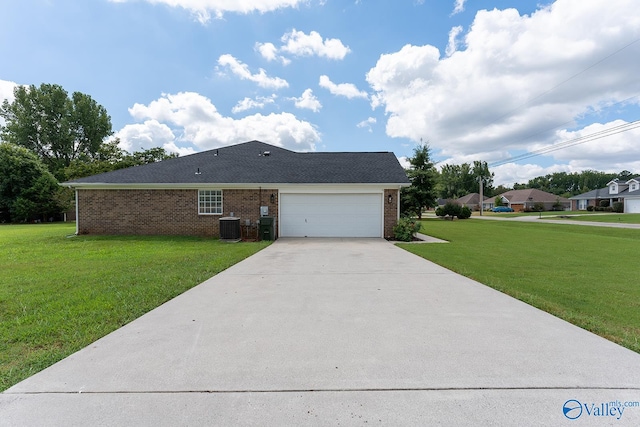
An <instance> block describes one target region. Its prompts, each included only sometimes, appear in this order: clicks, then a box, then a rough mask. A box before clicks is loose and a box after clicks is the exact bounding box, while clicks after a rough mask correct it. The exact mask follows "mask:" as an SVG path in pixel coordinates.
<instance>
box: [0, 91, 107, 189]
mask: <svg viewBox="0 0 640 427" xmlns="http://www.w3.org/2000/svg"><path fill="white" fill-rule="evenodd" d="M14 96H15V100H14V101H13V102H11V103H9V102H8V101H7V100H5V101H4V103H3V104H2V107H0V117H2V118H4V120H5V123H6V124H5V126H3V127H1V128H0V137H1V138H2V139H3V140H4V141H6V142H10V143H13V144H16V145H20V146H23V147H25V148H28V149H29V150H31V151H33V152H34V153H35V154H36V155H37V156H38V157H39V158H40V159H41V160H42V161H43V162H44V164H45V165H46V166H47V167H48V168H49V171H51V172H52V173H53V174H54V176H56V177H57V178H58V179H62V178H64V174H63V170H64V168H65V167H67V166H69V165H70V164H71V162H73V161H74V160H76V159H80V158H83V157H84V158H85V159H90V160H93V159H94V158H95V157H96V155H97V153H98V151H99V149H100V147H101V145H102V143H103V141H104V140H105V138H106V137H107V136H109V135H111V133H112V131H111V118H110V117H109V115H108V114H107V111H106V110H105V108H104V107H102V106H101V105H98V104H97V103H96V101H94V100H93V99H92V98H91V97H90V96H89V95H85V94H83V93H80V92H74V93H73V94H72V95H71V97H69V96H68V94H67V92H66V91H65V90H64V89H63V88H62V87H61V86H59V85H53V84H44V83H43V84H42V85H40V87H36V86H35V85H31V86H16V88H15V90H14Z"/></svg>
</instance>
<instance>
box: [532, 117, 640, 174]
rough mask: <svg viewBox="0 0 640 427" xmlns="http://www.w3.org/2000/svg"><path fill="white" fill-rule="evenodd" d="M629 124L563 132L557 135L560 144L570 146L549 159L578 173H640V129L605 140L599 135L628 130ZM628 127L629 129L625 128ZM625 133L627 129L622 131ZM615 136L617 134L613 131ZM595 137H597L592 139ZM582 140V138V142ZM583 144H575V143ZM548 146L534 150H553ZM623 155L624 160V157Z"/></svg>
mask: <svg viewBox="0 0 640 427" xmlns="http://www.w3.org/2000/svg"><path fill="white" fill-rule="evenodd" d="M627 124H628V122H626V121H624V120H614V121H612V122H609V123H593V124H591V125H589V126H586V127H584V128H582V129H580V130H577V131H572V132H570V131H566V130H561V131H558V132H556V135H557V141H556V143H565V142H566V143H567V144H569V145H570V146H569V147H567V148H564V149H562V150H557V151H553V152H552V153H550V154H549V155H550V156H552V157H553V158H554V159H555V160H556V161H569V164H570V165H571V167H572V168H574V169H578V170H584V169H595V170H601V171H605V170H606V171H610V172H620V171H621V170H624V169H627V170H631V171H638V170H640V167H638V166H640V143H638V141H640V128H638V127H636V128H633V129H631V130H629V131H626V132H621V133H617V134H614V135H611V136H607V137H604V138H601V139H596V136H597V134H599V133H604V134H606V133H607V132H606V131H607V130H610V129H612V128H615V127H619V126H625V125H627ZM625 127H626V126H625ZM620 129H624V128H620ZM613 132H615V130H614V131H613ZM591 135H593V136H591ZM578 138H581V139H580V140H578ZM572 141H573V142H580V141H585V142H581V143H580V144H575V145H571V144H573V142H572ZM549 147H550V145H548V144H540V145H534V146H532V147H531V149H532V150H537V149H544V148H549ZM621 154H622V156H621Z"/></svg>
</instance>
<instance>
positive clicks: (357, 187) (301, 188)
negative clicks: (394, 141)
mask: <svg viewBox="0 0 640 427" xmlns="http://www.w3.org/2000/svg"><path fill="white" fill-rule="evenodd" d="M60 185H62V186H64V187H69V188H74V189H78V190H197V189H203V188H222V189H233V190H235V189H255V188H275V189H279V190H281V191H282V192H288V193H296V192H344V193H351V192H354V191H356V192H367V191H370V192H376V191H379V190H384V189H392V188H393V189H396V188H397V189H400V188H402V187H406V186H408V185H409V184H404V183H388V184H378V183H376V184H287V183H269V182H261V183H248V184H245V183H242V184H237V183H212V182H203V183H185V184H157V183H153V184H140V183H138V184H112V183H101V182H92V183H73V182H68V183H61V184H60Z"/></svg>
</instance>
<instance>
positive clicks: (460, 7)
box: [451, 0, 467, 15]
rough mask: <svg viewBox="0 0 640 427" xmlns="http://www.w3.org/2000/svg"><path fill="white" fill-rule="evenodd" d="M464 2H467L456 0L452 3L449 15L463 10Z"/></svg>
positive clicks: (465, 0)
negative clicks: (451, 10)
mask: <svg viewBox="0 0 640 427" xmlns="http://www.w3.org/2000/svg"><path fill="white" fill-rule="evenodd" d="M466 2H467V0H456V1H455V3H454V5H453V12H451V15H455V14H457V13H460V12H464V4H465V3H466Z"/></svg>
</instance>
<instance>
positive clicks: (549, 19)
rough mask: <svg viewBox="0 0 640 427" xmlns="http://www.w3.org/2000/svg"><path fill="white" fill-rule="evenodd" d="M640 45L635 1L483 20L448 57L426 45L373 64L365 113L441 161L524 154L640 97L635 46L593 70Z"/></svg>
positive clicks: (559, 6)
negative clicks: (372, 111) (377, 114)
mask: <svg viewBox="0 0 640 427" xmlns="http://www.w3.org/2000/svg"><path fill="white" fill-rule="evenodd" d="M639 37H640V15H638V13H637V4H636V2H634V1H633V0H611V1H609V2H606V3H603V2H584V1H581V0H557V1H555V2H554V3H553V4H551V5H550V6H547V7H543V8H541V9H540V10H538V11H537V12H535V13H534V14H532V15H524V16H521V15H519V13H518V11H517V10H515V9H507V10H502V11H501V10H492V11H480V12H478V13H477V14H476V16H475V19H474V22H473V24H472V25H471V27H470V29H469V31H468V32H467V33H466V34H465V37H464V49H463V50H457V51H456V53H455V54H454V55H451V56H450V57H441V56H440V52H439V51H438V49H437V48H435V47H433V46H430V45H425V46H412V45H406V46H404V47H403V48H402V49H401V50H400V51H398V52H395V53H390V54H385V55H382V56H380V58H379V60H378V62H377V64H376V65H375V67H374V68H372V69H371V70H370V71H369V72H368V74H367V81H368V82H369V84H370V85H371V87H372V88H373V90H374V91H375V93H374V94H373V96H372V97H371V104H372V106H373V107H374V108H375V107H378V106H383V107H384V108H385V112H386V114H387V115H388V117H389V119H388V121H387V124H386V131H387V134H388V135H389V136H391V137H400V138H409V139H412V140H413V141H416V142H417V141H418V140H419V139H420V138H425V139H427V140H429V141H430V145H431V147H432V149H434V151H436V152H438V151H439V154H440V155H443V156H449V157H455V156H466V155H472V154H474V153H494V152H505V151H508V152H518V151H519V152H522V151H526V150H528V149H529V147H531V146H533V145H534V144H552V143H555V142H557V141H558V140H559V139H558V138H559V136H558V135H557V134H556V132H555V130H554V129H556V128H557V127H558V126H560V125H562V124H563V123H571V122H572V121H576V120H578V119H579V118H581V116H583V115H585V114H589V113H591V112H593V111H598V110H599V109H601V107H603V106H606V105H611V104H612V103H616V102H619V101H621V100H624V99H627V98H629V97H631V96H634V95H636V94H637V93H640V80H639V79H638V78H637V70H638V69H640V43H635V44H633V45H631V46H629V47H628V48H627V49H625V50H624V51H621V52H620V53H618V54H616V55H613V56H611V57H610V58H608V59H607V60H605V61H602V62H601V63H598V62H599V61H601V60H602V59H603V58H606V57H608V56H609V55H611V54H612V53H613V52H616V51H617V50H619V49H620V48H621V47H623V46H625V45H628V44H629V43H630V41H633V40H637V39H638V38H639ZM596 63H598V64H597V65H596V66H593V67H591V66H592V65H593V64H596ZM589 67H591V68H589ZM583 70H586V71H584V72H582V73H581V71H583ZM572 76H576V77H575V78H571V77H572ZM563 82H565V83H563ZM556 86H558V87H557V88H556V89H554V90H551V91H549V90H550V89H552V88H554V87H556ZM546 92H548V93H546ZM634 102H637V98H636V99H635V101H634ZM571 124H572V125H573V124H574V123H571ZM564 126H567V125H566V124H565V125H564ZM573 154H574V155H576V156H578V157H577V158H576V157H574V160H575V159H578V158H582V157H583V156H584V154H582V151H581V150H575V152H574V153H573ZM617 156H618V158H619V159H624V156H625V154H624V153H623V152H622V151H620V152H618V153H617ZM487 160H489V159H487ZM603 167H604V166H601V167H600V168H599V169H602V168H603Z"/></svg>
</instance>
